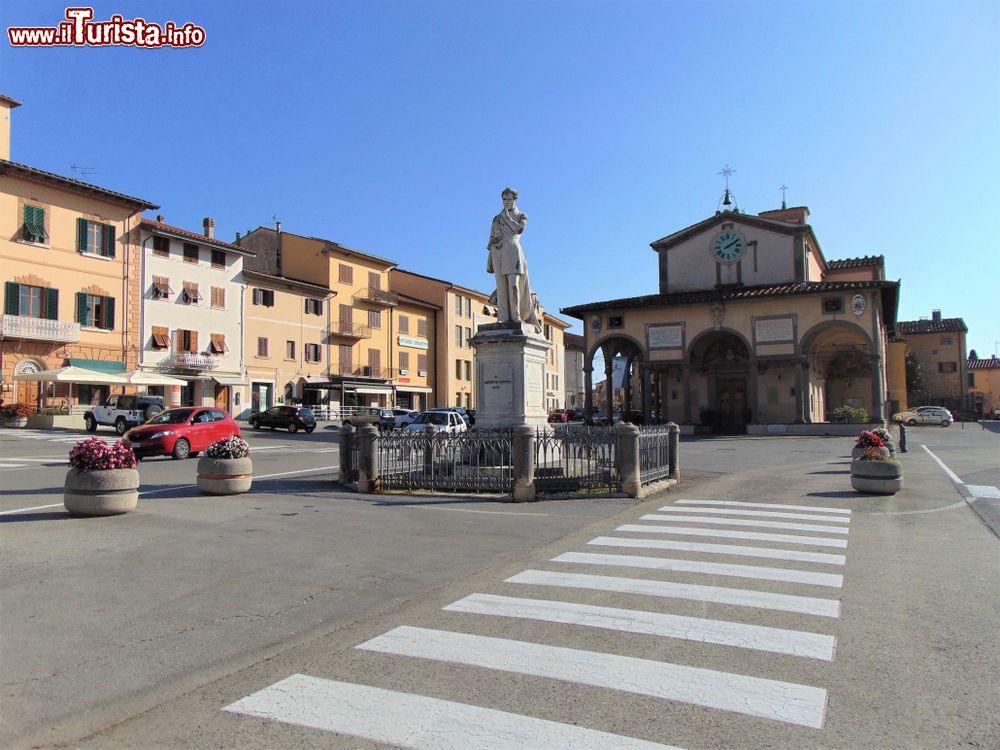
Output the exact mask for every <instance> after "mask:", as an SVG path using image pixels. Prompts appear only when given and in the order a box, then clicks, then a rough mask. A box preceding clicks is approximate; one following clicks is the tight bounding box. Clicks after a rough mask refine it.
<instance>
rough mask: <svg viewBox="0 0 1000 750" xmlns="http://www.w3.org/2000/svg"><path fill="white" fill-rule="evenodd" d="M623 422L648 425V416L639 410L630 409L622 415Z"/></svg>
mask: <svg viewBox="0 0 1000 750" xmlns="http://www.w3.org/2000/svg"><path fill="white" fill-rule="evenodd" d="M622 422H629V423H631V424H646V416H645V415H644V414H643V413H642V412H641V411H640V410H638V409H629V410H628V411H626V412H625V413H623V414H622Z"/></svg>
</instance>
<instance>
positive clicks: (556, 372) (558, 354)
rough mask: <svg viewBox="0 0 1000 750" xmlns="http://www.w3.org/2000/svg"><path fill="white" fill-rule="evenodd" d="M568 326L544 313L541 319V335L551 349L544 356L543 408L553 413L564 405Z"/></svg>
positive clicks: (563, 321)
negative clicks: (550, 345)
mask: <svg viewBox="0 0 1000 750" xmlns="http://www.w3.org/2000/svg"><path fill="white" fill-rule="evenodd" d="M569 326H570V324H569V323H567V322H566V321H565V320H560V319H559V318H557V317H555V316H554V315H549V314H548V313H545V314H544V316H543V318H542V334H543V335H544V336H545V338H546V339H548V341H549V343H550V344H552V347H551V348H550V349H549V350H548V352H546V354H545V408H546V410H547V411H550V412H551V411H555V410H556V409H561V408H563V406H565V405H566V394H565V393H564V392H563V387H564V385H565V377H566V375H565V372H564V369H565V367H566V341H565V335H566V329H567V328H569Z"/></svg>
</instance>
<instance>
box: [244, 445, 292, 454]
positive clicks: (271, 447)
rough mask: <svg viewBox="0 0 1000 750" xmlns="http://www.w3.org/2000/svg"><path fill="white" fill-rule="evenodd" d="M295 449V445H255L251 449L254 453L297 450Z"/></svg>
mask: <svg viewBox="0 0 1000 750" xmlns="http://www.w3.org/2000/svg"><path fill="white" fill-rule="evenodd" d="M295 447H296V446H294V445H255V446H253V447H252V448H251V450H252V451H253V452H254V453H257V452H258V451H274V450H278V449H279V448H295Z"/></svg>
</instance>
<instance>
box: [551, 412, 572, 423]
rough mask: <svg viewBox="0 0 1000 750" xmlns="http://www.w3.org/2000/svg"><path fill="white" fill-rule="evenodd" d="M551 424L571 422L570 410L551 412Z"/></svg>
mask: <svg viewBox="0 0 1000 750" xmlns="http://www.w3.org/2000/svg"><path fill="white" fill-rule="evenodd" d="M549 421H550V422H568V421H569V410H568V409H555V410H554V411H550V412H549Z"/></svg>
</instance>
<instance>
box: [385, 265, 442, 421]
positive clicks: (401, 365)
mask: <svg viewBox="0 0 1000 750" xmlns="http://www.w3.org/2000/svg"><path fill="white" fill-rule="evenodd" d="M390 281H391V280H390ZM396 298H397V301H398V303H399V304H398V306H397V307H396V308H394V309H393V311H392V317H391V318H390V331H391V333H392V337H391V338H390V340H389V361H390V362H394V363H395V365H396V371H395V373H394V378H393V388H394V389H395V401H394V403H395V405H396V406H398V407H400V408H402V409H415V410H418V411H423V410H425V409H429V408H430V407H432V406H433V405H434V384H435V382H436V368H437V348H436V346H435V342H436V341H437V340H438V339H437V336H435V330H436V328H437V319H438V317H439V316H440V315H441V314H442V312H443V310H442V308H441V306H440V305H435V304H432V303H430V302H425V301H423V300H419V299H416V298H415V297H410V296H409V295H407V294H403V293H401V292H396Z"/></svg>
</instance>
